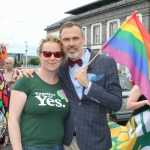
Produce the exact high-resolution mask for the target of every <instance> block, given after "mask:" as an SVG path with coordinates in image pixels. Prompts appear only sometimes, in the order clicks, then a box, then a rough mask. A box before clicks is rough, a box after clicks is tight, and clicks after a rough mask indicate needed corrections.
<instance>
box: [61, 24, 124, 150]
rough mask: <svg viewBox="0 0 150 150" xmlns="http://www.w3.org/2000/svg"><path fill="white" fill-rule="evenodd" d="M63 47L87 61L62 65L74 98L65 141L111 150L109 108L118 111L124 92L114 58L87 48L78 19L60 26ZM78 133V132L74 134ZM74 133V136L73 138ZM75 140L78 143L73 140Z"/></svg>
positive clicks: (90, 148) (84, 147) (66, 87)
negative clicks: (108, 120) (96, 53)
mask: <svg viewBox="0 0 150 150" xmlns="http://www.w3.org/2000/svg"><path fill="white" fill-rule="evenodd" d="M60 39H61V42H62V45H63V50H64V52H65V53H66V54H67V56H69V58H70V59H71V60H72V61H76V60H78V59H80V58H81V59H82V61H83V65H82V66H81V67H80V66H78V65H77V64H75V65H74V66H73V67H70V66H69V63H68V61H66V63H65V64H63V65H62V66H61V67H60V69H59V76H60V79H61V81H62V85H63V88H64V90H65V92H66V95H67V97H68V99H69V100H70V106H71V110H70V115H69V116H68V119H67V120H66V124H65V137H64V145H66V146H68V147H65V148H66V150H67V149H68V150H71V148H70V147H71V146H72V145H71V146H69V145H70V144H72V141H73V142H74V141H75V142H77V146H78V147H79V148H78V149H80V150H108V149H110V148H111V137H110V130H109V127H108V124H107V118H106V114H107V110H108V109H110V110H114V111H118V110H119V109H120V108H121V105H122V94H121V88H120V85H119V79H118V72H117V67H116V63H115V61H114V59H112V58H111V57H108V56H103V55H99V56H98V57H97V58H96V59H95V60H94V61H93V62H92V63H91V64H90V65H89V66H88V68H84V67H85V66H86V65H87V64H88V62H89V61H90V60H91V59H92V58H93V57H94V55H95V54H94V53H93V51H91V50H90V49H83V48H82V47H83V45H84V36H83V33H82V28H81V27H80V26H79V25H78V24H77V23H75V22H67V23H64V24H63V25H62V27H61V28H60ZM73 135H74V136H73ZM73 137H74V138H73ZM73 144H74V143H73Z"/></svg>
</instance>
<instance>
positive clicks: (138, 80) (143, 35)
mask: <svg viewBox="0 0 150 150" xmlns="http://www.w3.org/2000/svg"><path fill="white" fill-rule="evenodd" d="M136 13H137V12H136V11H135V12H134V13H133V14H132V15H131V16H130V17H129V18H128V19H127V20H126V21H125V22H124V23H123V24H122V25H121V26H120V28H119V29H118V30H117V31H116V32H115V33H114V34H113V35H112V36H111V37H110V39H109V40H108V41H107V42H106V43H105V44H104V45H103V46H102V50H104V51H105V52H106V53H107V54H108V55H110V56H111V57H113V58H114V59H115V61H116V62H118V63H120V64H123V65H125V66H127V67H128V68H129V70H130V72H131V74H132V77H133V80H134V82H135V84H136V85H138V86H139V88H140V90H141V92H142V93H143V94H144V95H145V97H146V98H147V99H148V100H149V101H150V35H149V34H148V32H147V31H146V29H145V28H144V26H143V25H142V23H141V22H140V20H139V19H138V17H137V16H136Z"/></svg>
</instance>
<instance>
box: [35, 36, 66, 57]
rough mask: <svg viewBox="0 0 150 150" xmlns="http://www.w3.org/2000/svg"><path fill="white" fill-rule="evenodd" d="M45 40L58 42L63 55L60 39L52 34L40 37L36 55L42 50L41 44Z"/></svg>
mask: <svg viewBox="0 0 150 150" xmlns="http://www.w3.org/2000/svg"><path fill="white" fill-rule="evenodd" d="M46 42H55V43H58V44H59V46H60V49H61V52H62V54H63V58H64V57H65V55H64V52H63V49H62V43H61V41H60V39H59V38H58V37H56V36H54V35H51V34H49V35H47V37H46V38H45V39H42V40H41V42H40V46H39V48H38V49H37V53H38V55H39V54H41V53H42V50H43V44H44V43H46Z"/></svg>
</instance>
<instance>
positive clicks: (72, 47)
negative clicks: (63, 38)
mask: <svg viewBox="0 0 150 150" xmlns="http://www.w3.org/2000/svg"><path fill="white" fill-rule="evenodd" d="M70 49H74V50H77V49H76V47H74V46H69V47H68V48H67V50H70Z"/></svg>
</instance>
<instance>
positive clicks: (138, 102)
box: [127, 85, 150, 116]
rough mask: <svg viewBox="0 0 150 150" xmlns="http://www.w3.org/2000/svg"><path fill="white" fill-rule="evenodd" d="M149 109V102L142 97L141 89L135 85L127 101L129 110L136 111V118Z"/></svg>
mask: <svg viewBox="0 0 150 150" xmlns="http://www.w3.org/2000/svg"><path fill="white" fill-rule="evenodd" d="M149 108H150V103H149V101H148V100H147V99H146V97H145V96H144V95H142V93H141V91H140V89H139V87H138V86H137V85H134V86H133V88H132V90H131V92H130V95H129V98H128V101H127V110H134V111H133V115H132V116H134V115H136V114H139V113H140V112H142V111H144V110H147V109H149Z"/></svg>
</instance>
